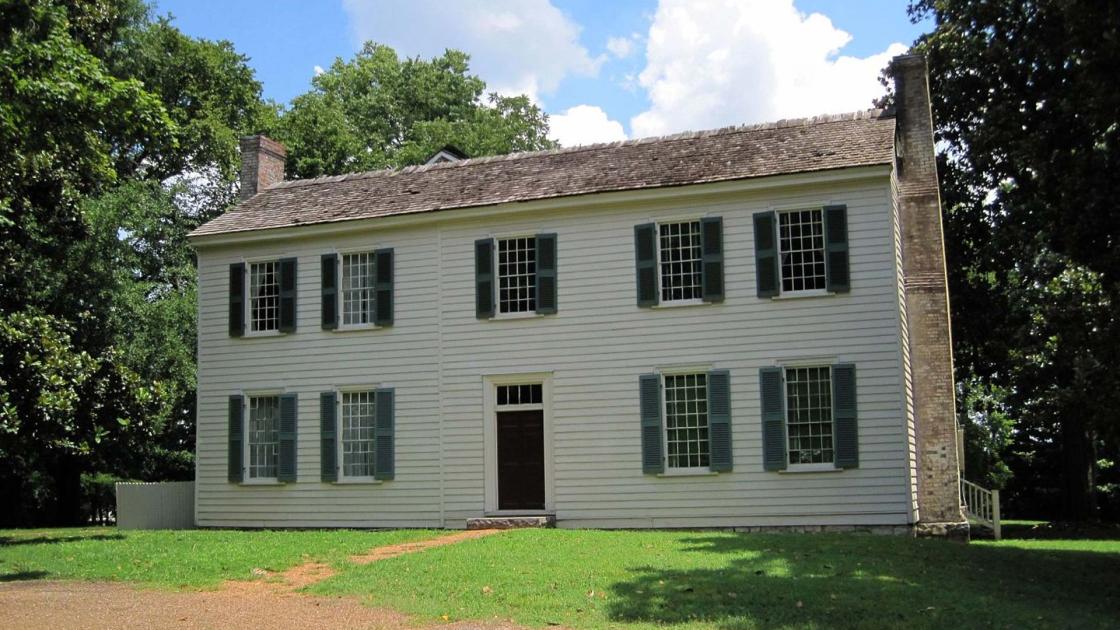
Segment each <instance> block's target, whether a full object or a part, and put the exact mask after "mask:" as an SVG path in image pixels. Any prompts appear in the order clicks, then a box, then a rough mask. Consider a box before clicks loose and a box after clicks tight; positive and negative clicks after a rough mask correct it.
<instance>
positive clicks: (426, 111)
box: [273, 42, 555, 177]
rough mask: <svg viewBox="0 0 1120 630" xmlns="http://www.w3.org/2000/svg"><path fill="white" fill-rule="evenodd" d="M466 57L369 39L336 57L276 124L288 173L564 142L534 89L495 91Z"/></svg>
mask: <svg viewBox="0 0 1120 630" xmlns="http://www.w3.org/2000/svg"><path fill="white" fill-rule="evenodd" d="M468 62H469V58H468V56H467V55H466V54H464V53H462V52H459V51H456V50H448V51H447V52H445V53H444V54H443V55H442V56H440V57H436V58H434V59H431V60H423V59H419V58H407V59H401V58H399V57H398V56H397V53H396V52H394V51H393V49H392V48H389V47H388V46H384V45H380V44H374V43H372V42H367V43H366V44H365V46H363V47H362V50H361V51H359V52H358V54H357V55H355V57H354V58H353V59H351V60H350V61H343V60H342V59H337V60H335V62H334V64H333V65H332V66H331V67H330V69H328V70H327V71H326V72H323V73H322V74H320V75H319V76H317V77H315V78H314V79H313V80H312V88H311V90H310V91H308V92H307V93H305V94H302V95H300V96H297V97H296V98H295V99H294V100H293V101H292V103H291V107H290V108H289V109H288V111H286V112H285V113H284V114H283V115H282V117H281V118H280V120H279V123H278V125H277V126H276V128H275V129H274V131H273V134H274V135H275V136H276V137H277V139H279V140H281V141H282V142H284V144H285V145H287V147H288V151H289V152H288V175H289V176H292V177H315V176H318V175H335V174H340V173H347V172H355V171H363V170H372V169H378V168H386V167H396V166H404V165H408V164H416V163H419V162H422V161H423V160H424V158H426V157H427V156H428V155H430V154H431V153H433V152H435V151H436V150H438V149H440V148H441V147H442V146H444V145H446V144H452V145H454V146H456V147H458V148H459V149H461V150H463V151H465V152H467V153H468V154H469V155H472V156H480V155H495V154H501V153H510V152H514V151H532V150H536V149H545V148H551V147H553V146H555V143H554V142H552V141H551V140H549V139H548V116H547V115H546V114H544V113H543V112H541V110H540V108H538V107H537V106H536V105H534V104H532V103H531V102H530V101H529V99H528V97H526V96H513V97H508V96H500V95H497V94H489V95H488V96H487V97H486V100H485V101H484V100H483V94H484V93H485V91H486V84H485V82H484V81H483V80H482V79H480V78H478V77H477V76H474V75H472V74H470V67H469V64H468Z"/></svg>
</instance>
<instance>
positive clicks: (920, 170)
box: [890, 55, 968, 540]
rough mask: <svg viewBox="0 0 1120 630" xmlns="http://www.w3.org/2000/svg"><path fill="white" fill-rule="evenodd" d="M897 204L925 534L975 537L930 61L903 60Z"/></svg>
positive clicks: (898, 92) (898, 85)
mask: <svg viewBox="0 0 1120 630" xmlns="http://www.w3.org/2000/svg"><path fill="white" fill-rule="evenodd" d="M890 72H891V74H892V76H893V77H894V85H895V108H896V111H897V113H896V120H895V180H896V183H895V203H896V204H897V207H898V212H899V219H900V223H901V227H902V268H903V275H904V286H905V290H906V319H907V328H908V330H909V344H910V367H911V373H912V376H913V396H914V401H913V403H914V424H915V431H916V434H917V436H916V437H917V462H916V465H917V477H918V478H917V483H918V522H917V524H916V526H915V529H916V532H917V533H918V534H919V535H940V536H949V537H953V538H963V539H966V540H967V538H968V521H967V519H966V518H965V517H964V514H963V513H962V512H961V500H960V471H959V469H958V461H959V459H960V456H961V454H960V453H958V452H957V418H956V388H955V385H954V381H953V339H952V333H951V329H950V325H949V290H948V283H947V281H946V272H945V239H944V234H943V232H942V228H941V197H940V194H939V192H938V183H937V162H936V158H935V154H934V140H933V117H932V114H931V112H930V97H929V78H928V72H927V68H926V60H925V58H924V57H921V56H919V55H903V56H900V57H895V59H894V60H893V61H892V62H891V67H890Z"/></svg>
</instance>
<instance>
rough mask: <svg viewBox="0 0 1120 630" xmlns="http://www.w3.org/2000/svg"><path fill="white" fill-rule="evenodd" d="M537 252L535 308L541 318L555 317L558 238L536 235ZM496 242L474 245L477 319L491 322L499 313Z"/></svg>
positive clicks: (482, 240)
mask: <svg viewBox="0 0 1120 630" xmlns="http://www.w3.org/2000/svg"><path fill="white" fill-rule="evenodd" d="M534 242H535V243H536V251H535V252H534V254H535V256H534V260H535V261H536V268H537V278H536V285H537V288H536V296H535V297H536V304H537V310H536V312H537V314H538V315H552V314H554V313H556V311H557V309H558V308H559V306H558V304H557V299H556V235H555V234H537V235H536V236H535V237H534ZM494 243H495V241H494V239H493V238H482V239H479V240H477V241H475V242H474V295H475V308H474V311H475V317H477V318H478V319H490V318H491V317H493V316H494V314H495V313H496V312H497V304H496V303H495V299H494V298H495V297H496V294H497V292H496V291H495V290H494V280H495V278H497V273H496V272H495V263H496V261H495V259H494Z"/></svg>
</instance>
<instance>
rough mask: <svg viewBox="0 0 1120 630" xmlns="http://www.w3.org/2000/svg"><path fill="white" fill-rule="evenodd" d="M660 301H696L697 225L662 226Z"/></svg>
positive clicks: (698, 265) (697, 291) (698, 281)
mask: <svg viewBox="0 0 1120 630" xmlns="http://www.w3.org/2000/svg"><path fill="white" fill-rule="evenodd" d="M658 230H659V232H660V239H661V240H660V250H661V301H662V302H672V301H676V300H695V299H699V298H700V297H701V292H700V222H699V221H685V222H683V223H661V224H659V225H658Z"/></svg>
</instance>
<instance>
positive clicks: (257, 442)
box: [247, 396, 280, 479]
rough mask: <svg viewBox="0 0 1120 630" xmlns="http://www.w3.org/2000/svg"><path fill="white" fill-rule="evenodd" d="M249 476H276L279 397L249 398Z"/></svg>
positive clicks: (278, 443) (278, 447)
mask: <svg viewBox="0 0 1120 630" xmlns="http://www.w3.org/2000/svg"><path fill="white" fill-rule="evenodd" d="M247 433H248V439H249V477H250V478H254V479H256V478H269V477H275V476H276V462H277V460H278V459H279V457H280V397H279V396H254V397H251V398H249V426H248V431H247Z"/></svg>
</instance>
